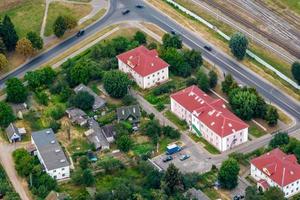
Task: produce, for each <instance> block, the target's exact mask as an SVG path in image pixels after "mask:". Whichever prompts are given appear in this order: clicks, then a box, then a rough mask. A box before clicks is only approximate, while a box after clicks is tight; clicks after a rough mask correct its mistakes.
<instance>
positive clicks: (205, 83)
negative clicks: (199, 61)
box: [196, 70, 209, 92]
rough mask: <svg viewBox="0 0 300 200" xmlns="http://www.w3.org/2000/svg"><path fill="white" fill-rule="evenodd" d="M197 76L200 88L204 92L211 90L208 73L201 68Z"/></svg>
mask: <svg viewBox="0 0 300 200" xmlns="http://www.w3.org/2000/svg"><path fill="white" fill-rule="evenodd" d="M196 78H197V84H198V86H199V87H200V89H201V90H203V91H204V92H209V80H208V77H207V75H206V74H205V73H204V72H203V71H202V70H199V71H198V72H197V75H196Z"/></svg>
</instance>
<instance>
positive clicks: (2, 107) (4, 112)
mask: <svg viewBox="0 0 300 200" xmlns="http://www.w3.org/2000/svg"><path fill="white" fill-rule="evenodd" d="M14 120H15V116H14V114H13V110H12V108H11V107H10V106H9V105H8V104H7V103H4V102H2V101H0V127H2V128H6V127H7V126H8V125H9V124H10V123H11V122H13V121H14Z"/></svg>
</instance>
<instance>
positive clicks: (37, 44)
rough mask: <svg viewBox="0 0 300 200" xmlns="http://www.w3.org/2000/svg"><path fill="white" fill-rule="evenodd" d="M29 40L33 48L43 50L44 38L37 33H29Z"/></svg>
mask: <svg viewBox="0 0 300 200" xmlns="http://www.w3.org/2000/svg"><path fill="white" fill-rule="evenodd" d="M26 37H27V39H28V40H30V42H31V44H32V47H33V48H35V49H42V48H43V46H44V41H43V38H41V36H40V35H38V34H37V33H36V32H33V31H30V32H28V33H27V36H26Z"/></svg>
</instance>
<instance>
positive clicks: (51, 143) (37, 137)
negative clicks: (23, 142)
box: [31, 129, 70, 180]
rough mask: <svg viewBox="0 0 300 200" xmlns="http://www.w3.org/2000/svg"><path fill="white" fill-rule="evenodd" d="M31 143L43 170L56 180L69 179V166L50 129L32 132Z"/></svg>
mask: <svg viewBox="0 0 300 200" xmlns="http://www.w3.org/2000/svg"><path fill="white" fill-rule="evenodd" d="M31 143H32V144H33V145H34V146H35V148H36V151H35V152H34V155H36V156H37V157H38V159H39V161H40V163H41V164H42V165H43V168H44V170H45V171H46V173H47V174H49V175H50V176H51V177H52V178H54V179H56V180H61V179H66V178H69V177H70V164H69V161H68V159H67V157H66V155H65V153H64V152H63V150H62V148H61V146H60V145H59V143H58V141H57V140H56V138H55V135H54V132H53V130H52V129H45V130H41V131H37V132H33V133H32V135H31Z"/></svg>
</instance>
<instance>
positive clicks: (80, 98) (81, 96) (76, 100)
mask: <svg viewBox="0 0 300 200" xmlns="http://www.w3.org/2000/svg"><path fill="white" fill-rule="evenodd" d="M94 102H95V98H94V96H92V95H90V94H89V93H88V92H84V91H80V92H78V93H77V94H76V95H75V96H73V97H71V99H70V104H71V105H73V106H75V107H77V108H80V109H82V110H89V109H91V108H92V107H93V104H94Z"/></svg>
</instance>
